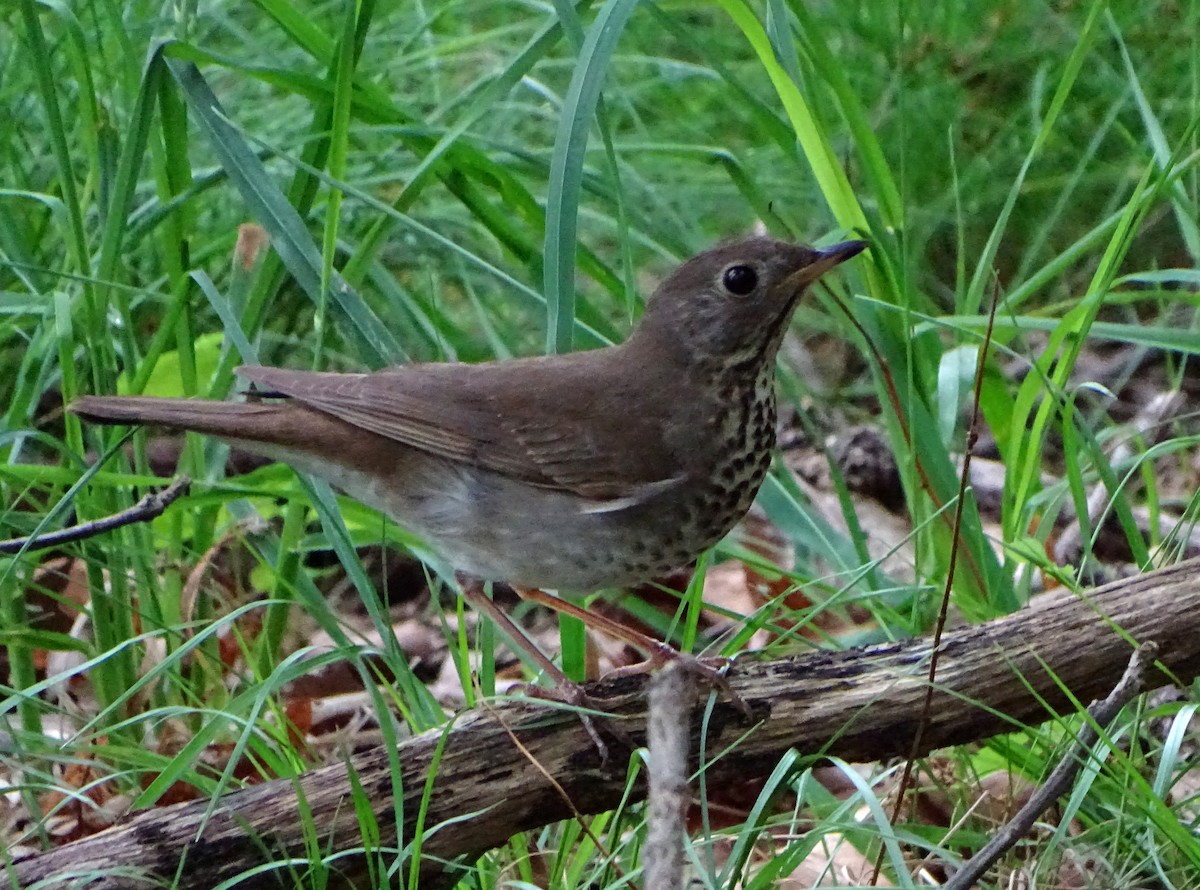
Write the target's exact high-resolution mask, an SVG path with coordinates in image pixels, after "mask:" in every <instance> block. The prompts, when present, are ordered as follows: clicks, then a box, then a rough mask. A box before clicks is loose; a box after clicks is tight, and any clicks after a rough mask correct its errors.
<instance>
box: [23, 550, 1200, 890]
mask: <svg viewBox="0 0 1200 890" xmlns="http://www.w3.org/2000/svg"><path fill="white" fill-rule="evenodd" d="M1198 573H1200V563H1198V562H1196V561H1192V562H1187V563H1181V564H1180V565H1177V566H1174V567H1172V568H1168V569H1163V570H1160V571H1157V572H1152V573H1149V574H1145V575H1141V576H1139V577H1136V578H1131V579H1126V580H1122V581H1119V582H1116V583H1113V584H1109V585H1106V586H1104V587H1102V588H1098V589H1096V590H1093V591H1089V592H1088V593H1087V594H1085V595H1073V594H1070V593H1067V592H1062V593H1058V594H1053V595H1048V596H1046V597H1043V598H1041V599H1039V600H1038V601H1037V605H1036V606H1034V607H1032V608H1028V609H1025V610H1023V611H1021V612H1019V613H1017V614H1015V615H1011V616H1009V617H1007V618H1002V619H999V620H996V621H991V622H988V623H986V624H983V625H979V626H977V627H963V628H957V629H954V630H952V631H948V632H947V633H946V634H945V636H944V638H943V641H942V646H941V667H940V670H939V674H938V683H937V687H936V689H935V690H934V701H933V708H932V711H931V715H932V717H931V720H930V723H929V725H928V726H927V727H926V728H925V731H924V734H923V736H922V738H923V743H922V751H921V752H919V753H925V752H928V751H930V750H933V749H936V748H942V747H945V746H947V745H955V744H962V743H966V742H971V741H977V740H980V739H984V738H987V737H989V736H993V735H996V734H998V733H1003V732H1006V731H1010V730H1015V729H1017V728H1018V727H1019V726H1020V725H1021V724H1029V723H1033V724H1036V723H1040V722H1042V721H1044V720H1046V719H1048V718H1049V717H1051V716H1052V714H1051V713H1050V712H1048V711H1047V710H1046V708H1047V707H1048V708H1051V709H1054V710H1055V711H1057V710H1060V709H1061V710H1064V711H1066V712H1071V713H1073V712H1074V707H1073V706H1072V704H1071V698H1070V695H1073V696H1075V697H1076V698H1078V699H1082V700H1085V701H1086V700H1090V699H1094V698H1099V697H1101V696H1103V695H1105V694H1107V693H1108V691H1109V690H1110V689H1112V687H1113V686H1114V685H1115V684H1116V683H1117V680H1118V679H1119V677H1120V676H1121V673H1122V668H1123V666H1124V665H1125V663H1126V662H1127V661H1128V658H1129V655H1130V652H1131V650H1132V648H1133V646H1134V645H1136V644H1139V643H1141V642H1145V641H1154V642H1156V643H1157V644H1158V646H1159V650H1160V652H1161V659H1162V663H1163V665H1165V667H1166V668H1167V669H1168V670H1169V671H1171V672H1173V674H1174V677H1175V679H1176V681H1177V682H1179V683H1182V684H1187V683H1189V682H1191V680H1192V679H1193V678H1194V677H1195V676H1196V675H1197V674H1198V673H1200V647H1197V646H1196V639H1197V634H1198V633H1200V579H1198ZM929 656H930V651H929V643H928V641H927V640H923V639H919V640H912V641H908V642H903V643H896V644H889V645H881V646H872V647H869V648H866V649H856V650H852V651H847V652H811V653H807V654H803V655H799V656H796V657H794V658H789V659H786V660H780V661H767V662H756V661H754V660H752V659H745V660H742V661H739V662H738V663H737V664H736V665H735V666H734V667H733V669H732V670H731V671H730V672H729V675H728V678H729V682H730V684H731V686H732V687H733V689H734V691H736V692H737V693H738V694H739V695H740V696H741V697H742V698H743V699H744V700H745V701H746V702H747V703H749V704H750V706H751V707H752V708H753V710H754V712H755V714H756V715H757V716H758V717H759V723H758V724H757V725H755V726H753V727H750V726H748V725H747V724H746V722H745V718H744V717H743V716H742V715H741V713H740V712H739V711H738V709H737V707H736V706H734V705H733V704H731V703H728V702H726V701H720V702H717V703H716V704H715V705H714V708H713V712H712V714H711V716H710V719H709V720H708V722H707V729H708V732H709V737H708V738H707V739H706V740H705V750H706V751H709V752H718V751H719V752H722V753H721V757H720V758H719V759H717V760H716V761H715V762H713V763H711V764H709V765H708V766H707V770H708V772H707V776H708V779H707V780H708V781H709V782H710V783H714V784H715V783H720V782H722V781H725V780H729V779H731V778H733V777H736V778H738V779H742V780H744V779H745V778H746V777H747V776H751V775H764V774H766V773H768V772H769V771H770V770H771V768H772V767H773V766H774V765H775V763H776V762H777V761H778V759H779V757H780V756H781V755H782V754H783V753H784V752H785V751H787V750H788V749H790V748H796V749H799V750H800V751H802V752H804V753H806V754H811V755H814V756H815V755H821V754H828V755H836V756H838V757H841V758H844V759H846V760H850V761H858V762H862V761H873V760H879V759H882V758H888V757H898V756H906V755H907V754H908V753H909V748H910V746H911V744H912V741H913V738H914V734H915V732H916V730H917V726H916V720H915V715H916V714H918V713H919V711H920V707H921V704H922V702H923V700H924V697H925V685H926V681H925V668H926V665H927V660H928V658H929ZM1166 679H1167V678H1166V677H1162V676H1161V675H1157V674H1154V675H1152V676H1151V677H1150V678H1149V680H1148V682H1149V683H1150V684H1151V685H1153V684H1154V683H1156V682H1159V681H1161V682H1166ZM645 685H646V678H645V677H642V676H634V677H625V678H621V679H618V680H613V681H609V682H602V683H599V684H595V685H593V686H592V687H590V688H589V692H590V693H591V694H592V695H593V696H595V697H596V698H597V700H600V701H602V702H604V704H605V706H606V708H607V709H608V710H610V711H612V712H613V713H614V714H615V715H616V717H615V718H614V719H615V720H617V721H618V722H619V723H620V726H621V728H622V729H623V730H624V731H625V732H627V733H628V734H629V735H630V736H631V737H632V738H634V739H635V740H636V741H637V742H638V743H639V744H642V743H644V739H645V729H646V724H645V710H644V699H643V695H644V692H645ZM1068 693H1070V695H1069V694H1068ZM502 724H503V725H502ZM696 725H697V726H700V725H702V723H701V721H696ZM506 727H507V728H506ZM510 730H511V732H512V733H513V734H514V736H513V737H510V735H509V731H510ZM697 731H698V730H697ZM514 737H515V738H517V739H519V740H520V743H521V745H522V746H523V747H524V748H525V749H526V750H527V752H528V754H529V755H530V756H525V755H524V754H522V753H521V752H519V751H518V750H517V748H516V747H514V744H513V738H514ZM698 747H699V746H698V740H697V739H693V743H692V745H691V750H693V751H694V750H698ZM619 754H620V752H619V751H617V750H614V751H613V752H612V756H611V757H610V759H609V762H608V764H607V765H601V763H600V760H599V756H598V755H597V753H596V749H595V746H593V745H592V744H591V743H590V742H589V741H588V739H587V737H586V735H585V731H584V728H583V726H582V725H581V724H580V721H579V720H578V719H576V718H575V717H574V716H572V715H571V714H570V713H565V712H562V711H555V710H551V709H549V708H547V707H546V706H545V705H544V704H539V703H533V702H527V701H521V700H510V701H505V702H502V703H500V704H498V705H496V706H495V707H493V708H491V709H490V710H478V711H475V712H472V713H469V714H465V715H463V716H461V717H460V718H459V719H458V720H457V722H456V723H455V725H454V726H453V727H452V728H450V729H449V730H447V731H443V730H434V731H431V732H428V733H425V734H423V735H421V736H418V737H416V738H414V739H411V740H409V741H407V742H404V743H403V744H402V745H401V746H400V748H399V751H398V752H388V751H386V750H383V749H375V750H371V751H367V752H363V753H359V754H355V755H353V756H351V757H350V758H349V759H348V761H347V762H346V763H339V764H334V765H331V766H327V767H323V768H321V769H317V770H314V771H312V772H310V773H305V774H303V775H300V776H297V777H295V778H290V779H280V780H278V781H273V782H269V783H266V784H263V785H259V786H256V787H251V788H246V789H243V790H239V791H236V792H233V793H231V794H228V795H226V796H225V797H224V798H223V799H222V800H220V801H219V802H218V803H217V804H216V805H215V806H214V805H212V804H211V803H210V802H208V801H199V802H195V803H187V804H179V805H175V806H168V807H160V808H157V809H154V810H149V811H147V812H143V813H138V814H137V815H135V816H133V817H131V818H129V819H128V820H127V821H126V822H124V823H123V824H120V825H118V826H115V827H113V828H111V829H108V830H107V831H103V832H100V833H99V834H97V835H94V836H93V837H90V838H85V839H83V840H79V841H76V842H74V843H71V844H66V845H64V846H62V847H59V848H57V849H53V850H49V851H47V852H45V853H41V854H39V855H36V856H33V857H29V858H26V859H24V860H22V861H20V862H17V863H16V864H15V865H13V866H11V867H10V869H9V870H10V872H11V877H10V880H12V881H14V882H15V884H16V885H19V886H27V885H29V884H32V883H33V882H35V881H39V880H46V881H53V882H54V883H55V885H56V886H57V885H58V883H59V882H65V881H66V880H67V878H68V876H70V875H73V874H87V875H89V876H91V878H92V880H90V881H89V882H88V884H87V886H88V887H89V888H91V890H100V888H124V887H134V886H137V887H142V886H145V882H146V881H148V880H149V881H171V880H175V881H176V883H175V886H177V887H180V888H200V887H211V886H213V885H214V884H217V883H219V882H220V881H223V880H226V879H229V878H232V877H233V876H235V875H238V874H241V873H243V872H245V871H246V870H247V869H250V868H253V867H255V866H257V865H261V864H262V863H263V862H265V861H268V860H269V859H271V858H274V859H277V860H285V859H287V858H288V857H298V858H299V860H300V861H301V862H304V861H307V857H308V856H309V853H308V852H307V851H309V850H311V849H314V848H316V849H320V850H322V851H328V852H329V853H330V854H337V853H339V852H343V853H345V855H341V856H339V857H338V858H337V859H336V861H334V862H331V864H330V869H331V871H332V872H334V873H336V874H337V875H338V877H339V879H345V880H346V881H349V882H353V881H356V880H357V881H360V882H362V881H365V880H366V878H367V875H368V874H369V870H368V861H367V859H366V858H365V857H364V856H362V855H361V854H357V853H346V852H345V851H350V850H354V849H356V848H360V845H361V844H362V843H363V841H362V831H361V828H360V825H359V818H358V816H357V815H356V811H355V803H354V799H355V798H354V796H353V794H352V788H354V787H357V788H361V789H362V791H363V792H364V793H365V794H366V796H367V799H368V800H370V802H371V806H372V808H373V816H374V819H375V822H376V826H377V830H378V835H377V836H376V838H375V840H374V843H375V844H376V847H375V849H376V850H378V849H381V848H382V849H395V848H397V847H404V846H405V845H407V844H408V843H410V842H411V840H412V838H413V834H414V829H415V828H416V824H417V823H416V820H417V819H418V817H421V818H423V823H422V824H423V828H424V830H423V833H422V834H423V836H422V843H421V852H422V854H423V856H424V857H425V858H424V859H423V860H422V869H423V881H422V886H423V887H426V886H433V885H434V884H435V883H438V882H439V881H446V882H449V881H452V880H454V879H455V878H456V876H457V873H455V872H454V866H453V862H454V861H455V860H456V859H462V860H465V861H466V863H467V864H469V863H470V860H471V859H472V857H476V856H478V855H479V854H480V853H482V852H483V851H486V850H489V849H492V848H494V847H496V846H498V845H500V844H502V843H504V842H505V841H506V840H507V839H508V838H509V837H510V836H511V835H513V834H514V833H516V832H518V831H523V830H528V829H533V828H536V827H538V826H541V825H547V824H550V823H552V822H555V821H558V820H560V819H563V818H569V817H570V816H571V815H572V812H571V810H572V807H573V809H574V810H576V811H577V812H579V813H583V814H588V813H598V812H603V811H605V810H609V809H612V808H613V807H615V806H616V805H617V804H618V803H619V802H620V801H621V800H622V796H623V794H625V784H626V771H625V764H624V762H623V758H622V757H620V756H618V755H619ZM392 757H396V758H398V760H399V762H400V764H401V770H400V775H399V776H398V777H397V776H394V775H393V773H392V770H391V769H390V760H391V758H392ZM531 758H535V759H536V760H537V762H538V764H540V766H541V768H542V769H544V770H545V771H546V773H548V774H549V775H550V776H552V777H553V778H554V780H555V783H551V782H550V781H549V780H548V779H547V777H546V775H544V774H543V773H541V772H539V771H538V769H536V768H535V767H534V766H533V765H531V763H530V759H531ZM434 762H436V764H437V774H436V776H435V777H434V778H433V780H432V785H431V788H430V796H429V799H428V803H427V805H426V806H422V798H423V796H424V794H425V791H426V782H427V779H428V774H429V771H430V769H431V764H433V763H434ZM350 771H353V773H354V779H353V780H351V778H350ZM563 792H565V794H566V795H567V796H568V798H569V801H570V804H571V806H568V803H567V802H565V801H564V800H563V797H562V794H563ZM644 793H645V792H644V789H641V788H639V789H634V790H632V791H631V792H630V793H629V797H627V798H626V800H627V801H628V800H630V799H637V798H639V797H643V796H644ZM394 795H400V798H401V799H400V801H397V800H396V799H395V797H394ZM300 801H302V802H303V803H302V805H301V804H300ZM210 810H211V811H212V812H211V815H209V811H210ZM298 812H304V813H307V814H309V816H308V817H307V820H306V821H307V824H308V828H307V829H306V827H305V821H302V820H301V818H300V817H299V816H298V815H297V813H298ZM398 812H399V813H401V814H402V824H401V825H397V823H396V814H397V813H398ZM435 829H436V830H435ZM306 832H310V833H306ZM311 832H315V834H313V833H311ZM314 845H315V847H314ZM181 860H182V861H183V862H182V865H181ZM280 868H281V869H285V868H287V866H280ZM292 868H296V866H295V865H294V864H293V865H292ZM118 869H119V870H121V871H122V874H121V875H116V874H112V875H111V876H110V875H106V873H107V872H115V871H116V870H118ZM131 870H136V871H137V872H139V873H140V874H141V875H143V879H142V880H140V881H139V880H136V879H135V878H133V877H130V876H129V875H130V873H131ZM300 874H301V876H302V875H303V872H301V873H300ZM269 877H270V873H269V872H264V873H260V874H258V875H256V876H255V877H254V879H253V881H252V884H253V886H266V885H267V884H266V882H267V881H268V879H269ZM280 877H281V879H282V881H283V882H285V883H287V884H288V885H289V886H294V885H295V883H296V873H294V872H281V873H280ZM301 883H303V881H301ZM239 886H243V885H239ZM245 886H249V885H245Z"/></svg>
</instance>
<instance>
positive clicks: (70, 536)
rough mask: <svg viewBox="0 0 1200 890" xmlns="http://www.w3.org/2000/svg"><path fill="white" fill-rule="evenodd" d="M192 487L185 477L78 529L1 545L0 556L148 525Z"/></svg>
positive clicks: (35, 536)
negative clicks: (142, 524)
mask: <svg viewBox="0 0 1200 890" xmlns="http://www.w3.org/2000/svg"><path fill="white" fill-rule="evenodd" d="M191 484H192V480H191V479H189V478H188V477H187V476H179V477H178V478H176V479H175V481H174V482H172V483H171V484H170V485H168V486H167V487H166V488H164V489H163V490H162V491H154V492H150V493H149V494H146V495H143V496H142V499H141V500H140V501H138V502H137V503H136V504H134V505H133V506H132V507H129V508H128V509H125V510H122V511H121V512H119V513H114V514H112V515H111V516H104V517H102V518H100V519H93V520H91V521H90V522H82V523H80V524H79V525H73V526H71V527H70V528H64V529H59V530H58V531H56V532H47V533H46V534H43V535H32V536H30V537H28V538H12V539H11V540H8V541H0V554H2V555H5V556H11V555H14V554H17V553H31V552H33V551H35V550H48V549H49V548H51V547H61V546H62V545H63V544H71V543H74V542H75V541H83V540H86V539H87V538H94V537H96V535H102V534H104V533H105V532H107V531H111V530H112V529H114V528H121V527H122V526H125V525H133V524H134V523H135V522H149V521H150V520H151V519H155V518H157V517H158V516H161V515H162V513H163V511H164V510H166V509H167V507H169V506H171V504H173V503H175V501H177V500H179V498H181V497H182V496H183V495H185V494H187V490H188V488H189V486H191Z"/></svg>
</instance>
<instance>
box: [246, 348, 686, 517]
mask: <svg viewBox="0 0 1200 890" xmlns="http://www.w3.org/2000/svg"><path fill="white" fill-rule="evenodd" d="M586 355H589V354H588V353H583V354H577V355H574V356H570V357H550V358H545V359H520V360H516V361H507V362H495V363H488V364H487V365H465V364H450V363H445V364H443V363H436V364H424V365H411V366H407V367H403V368H395V369H388V370H384V371H377V372H375V373H372V374H339V373H328V372H315V371H293V370H287V369H283V368H267V367H259V366H248V367H244V368H239V369H238V373H239V374H241V375H242V376H243V377H245V378H247V379H248V380H251V381H253V382H254V383H256V384H258V385H260V386H263V387H265V388H267V389H269V390H271V391H274V392H278V393H282V394H283V395H285V396H288V397H291V398H293V399H296V400H297V401H299V402H301V403H303V404H305V405H307V406H309V407H311V408H314V409H316V410H318V411H323V412H325V413H327V414H330V415H332V416H334V417H337V418H338V419H339V420H342V421H345V422H346V423H350V424H353V425H354V426H357V427H359V428H361V429H364V430H368V431H370V432H372V433H375V434H377V435H380V436H383V437H385V438H388V439H391V440H393V441H395V442H399V443H402V444H404V445H408V446H409V447H412V448H416V449H419V450H421V451H424V452H426V453H428V454H432V455H436V456H438V457H441V458H444V459H446V460H449V461H455V462H458V463H463V464H467V465H470V466H474V467H478V468H481V469H486V470H491V471H493V472H496V473H500V474H503V475H505V476H508V477H511V478H514V479H519V480H521V481H523V482H525V483H527V484H530V485H534V486H537V487H540V488H546V489H551V490H557V491H562V492H567V493H571V494H574V495H576V496H579V497H581V498H584V499H586V500H589V501H594V502H595V503H594V504H593V505H592V506H591V507H590V508H588V509H592V510H595V511H597V512H605V511H607V510H615V509H621V508H623V507H626V506H629V505H632V504H636V503H640V502H642V501H644V500H646V499H649V498H651V497H654V496H656V495H659V494H661V493H663V492H665V491H668V490H670V489H671V488H673V487H674V486H675V485H677V484H679V483H680V482H682V481H683V477H682V476H681V475H680V474H679V473H678V472H672V470H673V469H675V470H677V464H676V463H674V462H672V461H671V460H670V456H669V455H668V454H667V453H666V450H665V447H666V446H665V442H664V437H663V434H662V421H661V418H636V417H623V416H621V415H620V406H621V405H622V404H623V401H624V400H623V398H622V396H623V395H624V394H622V393H619V392H614V391H612V390H611V388H610V389H606V388H605V387H604V385H603V384H601V383H599V382H598V381H600V380H604V379H606V375H604V374H603V373H599V372H600V371H601V369H597V368H591V367H588V366H587V365H588V362H587V361H586V360H585V361H583V362H579V359H580V358H581V357H582V356H586ZM564 359H565V361H564ZM517 368H520V369H521V370H522V371H524V372H525V373H520V372H517ZM513 384H518V385H517V386H514V385H513ZM559 387H567V388H568V389H567V394H566V395H565V397H561V398H556V397H555V393H556V392H559V389H558V388H559ZM547 404H552V405H555V406H556V408H555V410H554V411H552V412H547V409H546V405H547ZM614 413H615V414H616V416H610V415H613V414H614ZM623 437H631V438H633V440H634V441H637V442H639V443H640V445H641V447H640V448H639V449H634V450H631V449H628V448H627V447H621V446H622V443H621V442H620V441H619V438H623Z"/></svg>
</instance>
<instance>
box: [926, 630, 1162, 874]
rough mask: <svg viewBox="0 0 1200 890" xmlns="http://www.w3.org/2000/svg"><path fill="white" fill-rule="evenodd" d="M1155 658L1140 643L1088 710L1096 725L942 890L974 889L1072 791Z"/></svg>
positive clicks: (1149, 646)
mask: <svg viewBox="0 0 1200 890" xmlns="http://www.w3.org/2000/svg"><path fill="white" fill-rule="evenodd" d="M1157 657H1158V646H1157V645H1156V644H1154V643H1142V645H1140V646H1138V647H1137V649H1135V650H1134V653H1133V655H1132V656H1131V657H1130V659H1129V665H1128V666H1127V667H1126V668H1125V674H1124V676H1122V677H1121V680H1120V682H1119V683H1117V685H1116V688H1114V689H1113V691H1112V692H1110V693H1109V694H1108V697H1107V698H1106V699H1104V701H1099V702H1094V703H1093V704H1092V705H1090V706H1089V707H1088V709H1087V712H1088V716H1089V717H1090V718H1091V719H1092V720H1093V721H1095V722H1094V723H1085V724H1084V725H1083V726H1082V727H1081V728H1080V730H1079V733H1078V734H1077V735H1076V737H1075V744H1073V745H1072V746H1071V748H1070V750H1069V751H1067V753H1066V754H1065V755H1063V759H1062V760H1061V761H1059V764H1058V766H1056V767H1055V768H1054V771H1053V772H1052V773H1050V776H1049V777H1048V778H1047V779H1046V781H1045V783H1044V784H1043V785H1042V787H1041V788H1039V789H1038V790H1037V791H1035V792H1034V793H1033V795H1032V796H1031V797H1030V798H1029V800H1028V801H1027V802H1026V804H1025V806H1023V807H1021V809H1020V810H1018V811H1017V814H1016V815H1015V816H1013V817H1012V819H1010V820H1009V821H1008V824H1007V825H1005V826H1004V827H1003V828H1002V829H1000V831H997V832H996V833H995V834H994V835H992V838H991V840H989V841H988V842H987V843H986V844H984V846H983V848H982V849H981V850H980V851H979V852H978V853H976V854H975V855H974V856H972V857H971V858H970V859H969V860H968V861H967V862H965V863H964V864H963V867H962V868H960V869H959V870H958V871H956V872H955V873H954V876H953V877H951V878H950V880H948V881H947V882H946V883H945V884H943V885H942V887H943V888H944V890H967V888H969V887H974V886H975V882H976V881H978V880H979V879H980V878H982V877H983V873H984V872H986V871H987V870H988V869H989V868H990V867H991V866H992V863H994V862H995V861H996V860H998V859H999V858H1000V857H1001V856H1003V855H1004V854H1005V853H1007V852H1008V851H1009V850H1011V849H1012V848H1013V847H1015V846H1016V845H1017V842H1018V841H1020V840H1021V838H1023V837H1025V835H1027V834H1029V832H1030V831H1032V830H1033V826H1034V825H1035V824H1036V823H1037V820H1038V819H1039V818H1040V817H1041V815H1042V814H1043V813H1044V812H1046V810H1048V809H1050V807H1051V806H1053V804H1054V802H1055V801H1057V800H1058V799H1059V798H1061V797H1063V796H1065V795H1066V794H1067V792H1069V791H1070V790H1071V786H1072V785H1074V784H1075V777H1076V776H1078V775H1079V771H1080V770H1081V769H1083V765H1084V764H1085V763H1086V762H1087V759H1088V756H1089V752H1090V751H1091V748H1092V745H1094V744H1096V741H1097V740H1098V739H1099V738H1100V733H1101V732H1102V731H1104V730H1107V729H1108V725H1109V724H1110V723H1112V722H1113V721H1114V720H1116V719H1117V715H1118V714H1120V713H1121V709H1122V708H1124V707H1125V706H1126V705H1127V704H1129V703H1130V702H1131V701H1133V699H1134V698H1136V697H1137V696H1138V695H1140V694H1141V693H1143V692H1145V691H1146V677H1147V675H1148V674H1149V673H1150V669H1151V668H1152V667H1153V663H1154V659H1155V658H1157Z"/></svg>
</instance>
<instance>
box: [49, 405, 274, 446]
mask: <svg viewBox="0 0 1200 890" xmlns="http://www.w3.org/2000/svg"><path fill="white" fill-rule="evenodd" d="M281 410H286V408H285V406H282V405H273V404H265V403H260V402H216V401H211V400H207V399H164V398H156V397H154V396H80V397H79V398H78V399H76V400H75V401H74V402H72V403H71V406H70V411H71V412H72V413H73V414H77V415H78V416H79V417H81V418H83V419H84V420H88V421H91V422H92V423H103V424H120V423H124V424H142V423H144V424H151V425H154V426H165V427H170V428H171V429H176V430H192V431H194V432H198V433H209V434H211V435H216V436H225V437H229V438H236V439H254V438H257V436H256V435H255V433H256V432H257V431H258V428H259V427H260V426H262V425H263V423H264V422H267V423H270V422H272V421H274V420H276V419H277V418H278V416H279V413H280V411H281Z"/></svg>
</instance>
